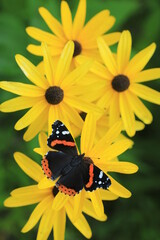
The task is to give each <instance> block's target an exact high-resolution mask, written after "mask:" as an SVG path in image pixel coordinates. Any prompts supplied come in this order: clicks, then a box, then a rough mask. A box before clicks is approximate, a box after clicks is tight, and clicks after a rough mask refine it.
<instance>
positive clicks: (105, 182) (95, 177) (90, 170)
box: [83, 162, 111, 192]
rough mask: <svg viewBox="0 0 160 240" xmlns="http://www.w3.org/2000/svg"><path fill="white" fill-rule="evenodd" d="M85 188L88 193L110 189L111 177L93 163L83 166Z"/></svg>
mask: <svg viewBox="0 0 160 240" xmlns="http://www.w3.org/2000/svg"><path fill="white" fill-rule="evenodd" d="M84 165H85V167H84ZM83 178H84V183H85V185H84V188H85V190H86V191H90V192H91V191H94V190H96V189H97V188H103V189H108V188H109V186H110V185H111V180H110V179H109V177H108V176H107V175H106V174H105V173H104V172H103V171H102V170H101V169H99V168H98V167H96V166H95V165H94V164H93V163H91V164H88V163H85V162H84V164H83Z"/></svg>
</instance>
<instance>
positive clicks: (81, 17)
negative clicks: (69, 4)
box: [72, 0, 86, 39]
mask: <svg viewBox="0 0 160 240" xmlns="http://www.w3.org/2000/svg"><path fill="white" fill-rule="evenodd" d="M85 18H86V0H81V1H79V5H78V9H77V12H76V15H75V17H74V21H73V30H72V37H73V39H76V38H77V37H78V35H79V33H80V31H81V30H82V28H83V25H84V22H85Z"/></svg>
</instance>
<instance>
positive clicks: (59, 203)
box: [52, 192, 70, 211]
mask: <svg viewBox="0 0 160 240" xmlns="http://www.w3.org/2000/svg"><path fill="white" fill-rule="evenodd" d="M69 198H70V196H69V195H65V194H64V193H61V192H59V193H58V194H57V195H56V197H55V198H54V201H53V204H52V209H53V210H55V211H58V210H60V209H61V208H63V207H64V206H65V204H66V202H67V201H68V200H69Z"/></svg>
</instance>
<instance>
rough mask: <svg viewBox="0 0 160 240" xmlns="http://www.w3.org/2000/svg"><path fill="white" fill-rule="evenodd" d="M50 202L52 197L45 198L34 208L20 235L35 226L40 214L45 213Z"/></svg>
mask: <svg viewBox="0 0 160 240" xmlns="http://www.w3.org/2000/svg"><path fill="white" fill-rule="evenodd" d="M51 201H53V196H52V195H50V196H47V197H46V198H44V199H43V200H42V201H41V202H40V203H39V204H38V205H37V206H36V207H35V209H34V210H33V212H32V214H31V215H30V217H29V219H28V221H27V223H26V224H25V225H24V227H23V228H22V230H21V232H22V233H26V232H28V231H30V230H31V229H32V228H33V227H34V226H35V225H36V224H37V222H38V221H39V219H40V218H41V216H42V214H43V213H44V212H45V211H46V209H47V208H48V207H49V205H51Z"/></svg>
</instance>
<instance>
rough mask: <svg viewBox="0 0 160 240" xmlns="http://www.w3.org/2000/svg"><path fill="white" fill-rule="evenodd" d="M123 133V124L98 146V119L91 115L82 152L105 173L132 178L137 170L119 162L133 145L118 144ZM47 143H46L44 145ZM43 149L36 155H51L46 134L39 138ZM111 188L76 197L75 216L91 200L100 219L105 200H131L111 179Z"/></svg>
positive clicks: (122, 142)
mask: <svg viewBox="0 0 160 240" xmlns="http://www.w3.org/2000/svg"><path fill="white" fill-rule="evenodd" d="M121 129H122V124H121V121H119V122H118V123H116V124H114V126H113V127H112V128H110V129H109V130H108V131H107V133H106V134H105V135H104V136H103V138H102V139H101V140H99V141H98V142H96V143H95V134H96V117H95V116H94V115H93V114H92V113H89V114H88V115H87V117H86V119H85V123H84V126H83V129H82V134H81V144H80V152H81V153H82V154H83V153H85V158H87V159H91V160H92V161H93V163H94V164H95V165H96V166H98V167H99V168H100V169H102V170H103V172H105V173H106V172H107V175H109V174H108V172H119V173H124V174H132V173H135V172H136V171H137V170H138V167H137V166H136V165H135V164H133V163H130V162H120V161H118V160H117V156H119V155H120V154H121V153H123V152H124V151H126V150H127V149H128V148H129V147H131V146H132V144H133V142H132V141H130V140H128V139H121V140H116V142H115V139H117V137H118V136H119V134H120V132H121ZM44 140H45V141H44ZM39 142H40V143H41V144H40V145H41V147H40V148H36V149H35V151H36V152H37V153H39V154H41V155H42V156H44V155H45V154H46V153H47V152H48V151H51V149H49V148H48V147H46V142H47V136H46V135H45V134H43V135H42V134H40V135H39ZM109 177H110V179H111V186H110V187H109V188H108V190H104V189H96V191H92V192H89V191H85V190H84V189H83V190H82V191H81V192H80V193H79V194H78V195H76V196H75V198H74V201H75V202H74V203H75V208H76V213H77V214H76V215H78V214H79V213H80V212H81V211H82V207H83V206H84V205H85V200H84V199H86V198H87V199H90V200H91V203H92V206H93V208H94V210H95V212H96V215H97V216H98V217H99V218H102V216H104V207H103V202H102V200H113V199H116V196H120V197H124V198H128V197H130V196H131V193H130V191H128V190H127V189H126V188H124V187H123V186H122V185H121V184H119V183H118V182H117V181H116V180H114V179H113V178H112V177H111V176H110V175H109ZM46 179H47V178H46V177H45V178H44V179H43V180H42V181H41V183H40V187H41V188H45V185H46Z"/></svg>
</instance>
